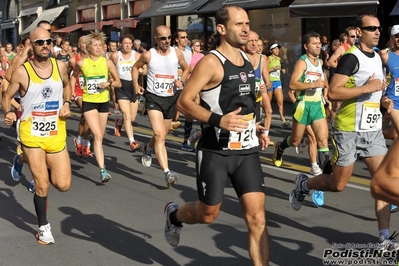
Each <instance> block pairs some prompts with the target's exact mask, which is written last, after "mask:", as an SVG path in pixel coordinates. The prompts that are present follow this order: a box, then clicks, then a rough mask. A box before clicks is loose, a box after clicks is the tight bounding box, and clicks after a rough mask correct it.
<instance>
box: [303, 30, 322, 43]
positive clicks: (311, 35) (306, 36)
mask: <svg viewBox="0 0 399 266" xmlns="http://www.w3.org/2000/svg"><path fill="white" fill-rule="evenodd" d="M310 38H319V39H320V34H318V33H317V32H314V31H309V32H307V33H305V34H304V35H303V37H302V44H309V43H310Z"/></svg>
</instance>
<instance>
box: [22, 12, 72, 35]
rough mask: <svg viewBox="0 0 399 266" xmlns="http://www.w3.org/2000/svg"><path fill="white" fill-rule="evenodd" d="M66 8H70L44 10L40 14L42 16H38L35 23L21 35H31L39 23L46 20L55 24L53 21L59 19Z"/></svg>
mask: <svg viewBox="0 0 399 266" xmlns="http://www.w3.org/2000/svg"><path fill="white" fill-rule="evenodd" d="M65 8H68V6H60V7H56V8H52V9H47V10H44V11H43V12H42V13H41V14H40V16H38V17H37V19H36V20H35V21H33V22H32V24H30V25H29V27H27V28H26V29H24V30H23V31H22V32H21V33H20V35H25V34H29V33H30V32H31V31H32V30H33V29H34V28H36V27H37V23H39V22H40V21H42V20H46V21H48V22H50V23H53V21H54V20H56V19H57V18H58V17H59V15H60V14H61V13H62V11H64V9H65Z"/></svg>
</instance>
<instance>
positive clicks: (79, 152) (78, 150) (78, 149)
mask: <svg viewBox="0 0 399 266" xmlns="http://www.w3.org/2000/svg"><path fill="white" fill-rule="evenodd" d="M73 143H74V144H75V152H76V155H77V156H79V157H82V156H83V145H82V143H78V138H73Z"/></svg>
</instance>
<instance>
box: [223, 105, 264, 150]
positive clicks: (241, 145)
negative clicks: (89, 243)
mask: <svg viewBox="0 0 399 266" xmlns="http://www.w3.org/2000/svg"><path fill="white" fill-rule="evenodd" d="M246 117H247V118H249V119H250V120H248V121H247V120H245V121H247V122H248V123H249V125H248V128H247V129H245V130H244V131H242V132H235V131H230V137H229V142H228V146H227V147H228V148H229V149H230V150H245V149H250V148H253V147H256V146H257V145H258V137H257V136H256V124H255V116H254V114H253V113H251V114H248V115H246Z"/></svg>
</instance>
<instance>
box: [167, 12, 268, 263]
mask: <svg viewBox="0 0 399 266" xmlns="http://www.w3.org/2000/svg"><path fill="white" fill-rule="evenodd" d="M215 18H216V24H217V30H218V34H219V36H220V39H221V43H220V46H218V48H217V50H216V51H211V52H210V53H209V54H208V55H206V56H205V57H204V58H202V59H201V61H200V62H199V63H198V64H197V65H196V67H195V69H194V71H193V73H192V75H191V77H190V80H189V81H188V82H187V85H186V87H185V89H184V90H183V92H182V94H181V95H180V97H179V99H178V102H177V104H178V108H179V110H180V111H181V112H182V113H183V114H185V115H188V116H190V117H193V118H194V119H197V120H199V121H201V122H202V137H201V139H200V140H199V143H198V146H197V149H198V153H197V160H196V169H197V190H198V199H199V200H198V201H197V202H190V203H186V204H185V205H183V206H182V207H181V208H179V207H178V206H177V204H176V203H174V202H170V203H168V204H167V205H166V206H165V209H164V212H165V218H166V221H165V225H164V232H163V233H164V237H165V239H166V240H167V241H168V243H169V244H171V245H172V246H176V245H178V243H179V240H180V236H179V234H180V230H181V228H182V223H186V224H195V223H212V222H213V221H214V220H215V219H216V217H217V216H218V214H219V211H220V207H221V204H222V199H223V191H224V187H225V184H226V181H227V178H230V180H231V182H232V184H233V186H234V189H235V191H236V193H237V196H238V197H239V201H240V205H241V207H242V210H243V212H244V220H245V222H246V223H247V226H248V228H249V237H248V242H249V255H250V257H251V260H252V262H253V264H254V265H269V237H268V233H267V228H266V214H265V191H264V189H265V187H264V186H265V185H264V181H263V173H262V169H261V167H260V160H259V154H258V149H259V148H258V145H259V140H260V141H261V144H262V149H264V148H265V146H266V142H267V136H266V134H263V130H264V129H265V128H264V127H261V126H259V125H257V124H256V123H255V119H256V117H255V115H254V113H255V74H254V69H253V67H252V65H251V63H250V61H249V59H248V57H247V56H246V54H245V53H243V52H242V51H240V47H241V46H242V45H244V44H246V43H247V41H248V33H249V19H248V15H247V13H246V12H245V10H244V9H242V8H241V7H239V6H233V5H226V6H224V7H222V8H221V9H220V10H219V11H218V12H217V13H216V16H215ZM209 66H212V68H210V67H209ZM200 92H201V94H200V95H201V103H200V105H198V104H197V103H196V102H195V96H196V95H197V94H198V93H200ZM258 133H259V134H258ZM258 135H259V139H258ZM249 172H250V173H251V175H248V174H247V173H249Z"/></svg>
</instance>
